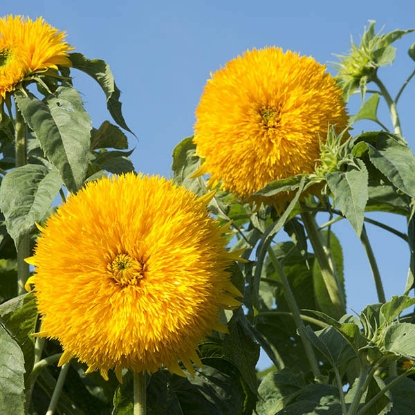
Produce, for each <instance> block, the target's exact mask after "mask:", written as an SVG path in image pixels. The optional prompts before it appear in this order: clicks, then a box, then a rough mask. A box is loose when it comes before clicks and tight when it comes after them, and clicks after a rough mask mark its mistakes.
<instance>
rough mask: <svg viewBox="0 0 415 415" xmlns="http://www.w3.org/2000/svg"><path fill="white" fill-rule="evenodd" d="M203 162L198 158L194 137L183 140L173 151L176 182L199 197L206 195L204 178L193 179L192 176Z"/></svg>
mask: <svg viewBox="0 0 415 415" xmlns="http://www.w3.org/2000/svg"><path fill="white" fill-rule="evenodd" d="M200 165H201V161H200V158H199V157H198V156H196V144H195V143H194V142H193V137H187V138H185V139H184V140H182V141H181V142H180V143H179V144H178V145H177V146H176V147H175V148H174V150H173V165H172V169H173V172H174V182H175V183H177V184H178V185H181V186H184V187H186V188H187V189H189V190H192V191H193V192H194V193H196V194H197V195H203V194H205V193H206V186H205V184H204V181H203V177H201V176H199V177H196V178H192V177H191V176H192V174H193V173H195V172H196V170H197V169H198V168H199V167H200Z"/></svg>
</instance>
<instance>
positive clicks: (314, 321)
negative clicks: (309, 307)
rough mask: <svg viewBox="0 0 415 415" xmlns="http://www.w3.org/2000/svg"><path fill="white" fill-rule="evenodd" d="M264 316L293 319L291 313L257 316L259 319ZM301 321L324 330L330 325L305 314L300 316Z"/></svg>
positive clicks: (276, 312)
mask: <svg viewBox="0 0 415 415" xmlns="http://www.w3.org/2000/svg"><path fill="white" fill-rule="evenodd" d="M263 316H271V317H272V316H290V317H293V313H290V312H289V311H260V312H259V313H258V314H257V317H263ZM300 317H301V320H303V321H306V322H307V323H310V324H314V325H316V326H319V327H321V328H322V329H324V328H326V327H328V326H329V324H327V323H325V322H324V321H320V320H317V319H316V318H313V317H310V316H306V315H305V314H300Z"/></svg>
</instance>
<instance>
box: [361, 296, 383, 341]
mask: <svg viewBox="0 0 415 415" xmlns="http://www.w3.org/2000/svg"><path fill="white" fill-rule="evenodd" d="M381 307H382V304H370V305H368V306H366V307H365V308H364V310H363V311H362V312H361V313H360V321H361V322H362V326H363V330H364V333H365V336H366V337H367V338H368V339H372V338H373V337H374V336H375V334H376V332H377V330H378V329H379V328H380V309H381Z"/></svg>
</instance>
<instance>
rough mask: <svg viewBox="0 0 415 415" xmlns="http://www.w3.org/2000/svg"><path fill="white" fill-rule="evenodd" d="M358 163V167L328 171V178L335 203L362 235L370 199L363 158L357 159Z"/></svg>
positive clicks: (350, 166)
mask: <svg viewBox="0 0 415 415" xmlns="http://www.w3.org/2000/svg"><path fill="white" fill-rule="evenodd" d="M357 164H358V167H354V166H352V165H348V168H347V171H345V172H342V171H335V172H332V173H328V174H327V176H326V179H327V184H328V185H329V187H330V190H331V192H332V193H333V195H334V202H335V204H336V205H337V206H338V207H339V209H340V210H341V211H342V213H343V214H344V215H345V216H346V218H347V219H348V221H349V222H350V224H351V225H352V226H353V229H354V230H355V231H356V233H357V235H359V236H360V234H361V232H362V228H363V221H364V213H365V206H366V202H367V200H368V173H367V170H366V167H365V165H364V163H363V162H362V161H361V160H357Z"/></svg>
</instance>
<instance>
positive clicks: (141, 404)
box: [133, 372, 147, 415]
mask: <svg viewBox="0 0 415 415" xmlns="http://www.w3.org/2000/svg"><path fill="white" fill-rule="evenodd" d="M133 380H134V415H145V414H146V406H147V399H146V398H147V395H146V387H147V375H146V373H145V372H139V373H136V372H133Z"/></svg>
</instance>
